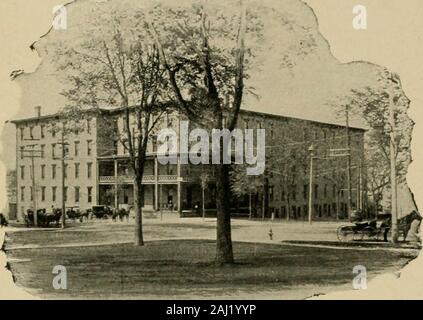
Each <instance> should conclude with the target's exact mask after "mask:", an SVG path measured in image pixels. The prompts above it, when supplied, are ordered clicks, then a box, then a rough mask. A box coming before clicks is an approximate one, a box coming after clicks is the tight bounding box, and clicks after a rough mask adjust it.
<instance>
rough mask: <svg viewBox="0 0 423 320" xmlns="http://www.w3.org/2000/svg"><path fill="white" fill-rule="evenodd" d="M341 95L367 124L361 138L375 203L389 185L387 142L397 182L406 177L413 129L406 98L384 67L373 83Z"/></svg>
mask: <svg viewBox="0 0 423 320" xmlns="http://www.w3.org/2000/svg"><path fill="white" fill-rule="evenodd" d="M344 99H345V100H344V102H345V103H344V105H347V106H348V107H349V109H350V112H351V114H353V115H357V116H358V117H360V118H361V119H364V120H365V122H366V123H367V125H368V127H369V130H368V132H367V134H366V138H365V139H366V140H365V144H366V146H365V148H366V154H365V158H366V159H365V160H366V161H365V164H366V169H367V177H368V179H367V181H368V187H369V189H370V191H371V192H372V196H373V198H374V199H373V200H374V202H375V205H376V207H377V205H378V204H379V202H380V200H381V198H382V195H383V194H384V192H385V191H386V190H389V189H390V182H391V180H390V176H389V172H390V157H391V154H390V146H391V144H392V145H393V147H394V152H395V154H394V155H395V159H396V171H397V183H398V184H401V183H405V180H406V174H407V169H408V165H409V164H410V162H411V154H410V139H411V130H412V129H413V122H412V120H410V119H409V117H408V115H407V110H408V107H409V103H410V101H409V99H408V98H407V97H406V96H405V94H404V92H403V91H402V88H401V87H400V86H399V85H398V84H395V83H393V82H392V81H391V80H390V72H388V71H387V70H385V69H383V70H381V71H380V72H379V74H378V78H377V83H375V85H373V86H366V87H363V88H358V89H353V90H351V92H350V93H349V95H347V96H346V97H345V98H344ZM391 99H392V100H391ZM391 101H392V102H391ZM391 103H393V104H394V127H392V125H391V121H390V119H389V116H390V107H391V105H390V104H391ZM392 130H394V139H393V140H392V139H391V136H390V134H391V131H392Z"/></svg>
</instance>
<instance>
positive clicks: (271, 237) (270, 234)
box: [269, 228, 273, 240]
mask: <svg viewBox="0 0 423 320" xmlns="http://www.w3.org/2000/svg"><path fill="white" fill-rule="evenodd" d="M269 238H270V240H273V231H272V228H270V230H269Z"/></svg>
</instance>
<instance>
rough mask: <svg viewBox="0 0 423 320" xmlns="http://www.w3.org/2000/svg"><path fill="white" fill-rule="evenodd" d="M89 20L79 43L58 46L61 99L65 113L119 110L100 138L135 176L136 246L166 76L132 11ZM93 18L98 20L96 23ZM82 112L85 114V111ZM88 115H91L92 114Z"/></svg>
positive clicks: (140, 239)
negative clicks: (119, 150)
mask: <svg viewBox="0 0 423 320" xmlns="http://www.w3.org/2000/svg"><path fill="white" fill-rule="evenodd" d="M96 14H97V16H92V20H91V21H90V22H89V23H88V24H87V25H84V28H83V31H82V34H81V35H80V36H79V37H78V40H77V41H72V42H71V43H68V42H65V41H62V42H60V43H59V44H57V45H56V47H55V50H56V54H57V56H58V58H57V65H58V70H60V71H64V75H65V79H66V81H67V83H68V84H69V85H70V86H69V87H68V88H67V89H66V90H65V91H64V92H63V94H64V95H65V97H66V98H67V101H68V106H67V107H66V108H67V110H72V111H71V112H72V113H73V114H79V115H85V114H87V115H90V113H87V112H80V111H86V110H93V109H94V110H97V111H98V112H97V116H98V117H101V110H102V109H103V108H108V109H114V108H121V109H122V110H123V114H124V116H123V125H122V126H120V128H118V127H119V126H117V125H116V123H110V127H109V128H103V131H102V132H99V133H100V134H104V135H109V137H110V138H111V139H115V140H117V141H118V142H119V143H120V144H121V145H122V146H123V148H124V149H125V150H126V151H127V154H128V156H129V162H130V165H131V167H132V170H133V172H134V176H135V177H134V189H135V216H136V224H135V245H137V246H141V245H143V244H144V239H143V232H142V207H143V197H144V195H143V184H142V180H143V175H144V167H145V164H146V152H147V147H148V142H149V140H150V139H152V138H153V134H154V131H155V129H156V128H157V125H158V123H159V122H160V121H162V118H163V115H164V114H165V113H166V112H167V111H168V104H166V103H165V98H163V96H164V92H165V89H166V83H167V81H166V77H165V70H164V68H163V67H162V65H163V64H162V61H161V58H160V54H159V50H158V48H157V46H156V44H155V43H154V42H152V41H149V38H148V37H147V36H146V33H145V32H144V29H143V28H142V26H141V25H140V22H139V16H138V13H137V12H136V11H133V10H131V9H130V8H126V9H125V8H123V9H121V10H120V11H114V12H111V9H110V8H107V7H105V8H104V12H102V14H101V15H98V12H96ZM96 17H97V18H96ZM84 109H85V110H84ZM91 115H92V114H91Z"/></svg>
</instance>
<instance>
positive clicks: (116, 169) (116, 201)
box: [113, 157, 119, 210]
mask: <svg viewBox="0 0 423 320" xmlns="http://www.w3.org/2000/svg"><path fill="white" fill-rule="evenodd" d="M113 161H114V167H115V170H114V172H115V209H116V210H117V209H118V206H119V199H118V187H119V185H118V161H117V159H116V157H114V158H113Z"/></svg>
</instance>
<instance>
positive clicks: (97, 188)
mask: <svg viewBox="0 0 423 320" xmlns="http://www.w3.org/2000/svg"><path fill="white" fill-rule="evenodd" d="M99 204H100V161H99V160H98V159H97V161H96V172H95V205H99Z"/></svg>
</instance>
